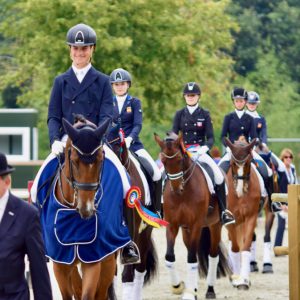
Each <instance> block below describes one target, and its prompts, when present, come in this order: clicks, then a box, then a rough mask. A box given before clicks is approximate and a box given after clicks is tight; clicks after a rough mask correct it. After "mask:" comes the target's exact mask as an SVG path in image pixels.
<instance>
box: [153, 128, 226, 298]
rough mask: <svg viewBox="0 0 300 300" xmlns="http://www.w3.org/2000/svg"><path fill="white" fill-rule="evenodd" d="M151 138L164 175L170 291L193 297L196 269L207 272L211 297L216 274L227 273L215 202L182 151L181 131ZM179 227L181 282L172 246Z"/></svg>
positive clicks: (184, 151)
mask: <svg viewBox="0 0 300 300" xmlns="http://www.w3.org/2000/svg"><path fill="white" fill-rule="evenodd" d="M154 139H155V141H156V143H157V144H158V145H159V147H160V150H161V152H160V155H161V161H162V163H163V165H164V168H165V172H166V175H167V181H166V184H165V187H164V191H163V211H164V217H165V219H166V221H168V222H169V225H168V226H167V230H166V238H167V251H166V254H165V260H166V267H167V268H168V269H169V273H170V278H171V285H172V291H173V293H174V294H183V295H182V299H196V298H197V289H198V286H197V285H198V283H197V280H198V272H199V274H200V276H203V275H207V283H208V288H207V291H206V295H205V296H206V298H207V299H214V298H215V297H216V293H215V290H214V285H215V281H216V277H217V273H218V275H219V276H226V275H228V274H229V268H228V265H227V261H226V258H225V255H224V251H225V249H224V248H223V247H222V246H221V245H222V244H221V229H222V224H221V222H220V217H219V208H218V204H217V201H216V200H213V201H212V202H211V194H210V190H209V188H208V184H207V181H206V178H205V175H204V173H203V170H202V169H201V168H200V167H199V166H198V164H197V162H196V161H194V160H192V159H191V157H190V156H189V154H188V153H187V152H186V150H185V148H184V146H183V141H182V135H181V134H180V135H179V136H177V135H176V134H175V133H168V135H167V137H166V138H165V139H164V140H162V139H161V138H160V137H159V136H158V135H157V134H154ZM180 228H181V229H182V236H183V241H184V244H185V246H186V248H187V266H188V271H187V281H186V283H185V284H184V283H183V282H182V281H181V280H180V278H179V275H178V273H177V271H176V269H175V252H174V246H175V240H176V237H177V234H178V231H179V229H180ZM208 255H209V257H208ZM197 261H199V264H200V268H199V266H198V262H197ZM208 261H209V263H208Z"/></svg>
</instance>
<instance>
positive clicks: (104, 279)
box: [95, 254, 117, 300]
mask: <svg viewBox="0 0 300 300" xmlns="http://www.w3.org/2000/svg"><path fill="white" fill-rule="evenodd" d="M116 267H117V260H116V256H115V254H112V255H109V256H108V257H107V258H105V259H104V260H102V261H101V272H100V280H99V283H98V287H97V293H96V297H95V300H107V299H108V290H109V288H110V287H111V286H112V284H113V280H114V276H115V271H116Z"/></svg>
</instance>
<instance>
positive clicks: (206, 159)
mask: <svg viewBox="0 0 300 300" xmlns="http://www.w3.org/2000/svg"><path fill="white" fill-rule="evenodd" d="M190 153H191V154H192V157H193V159H197V160H198V161H199V162H203V163H206V164H208V165H209V167H210V168H211V169H212V171H213V173H214V179H215V183H216V184H218V185H220V184H222V183H223V181H224V176H223V173H222V171H221V170H220V168H219V167H218V165H217V164H216V163H215V161H214V160H213V159H212V158H211V157H210V156H209V155H208V154H207V153H203V154H201V155H198V154H197V152H190Z"/></svg>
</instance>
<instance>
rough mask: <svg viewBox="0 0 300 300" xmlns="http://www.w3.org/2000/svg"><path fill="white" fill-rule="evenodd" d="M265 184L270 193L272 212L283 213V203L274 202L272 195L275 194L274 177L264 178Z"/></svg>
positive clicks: (269, 199)
mask: <svg viewBox="0 0 300 300" xmlns="http://www.w3.org/2000/svg"><path fill="white" fill-rule="evenodd" d="M264 184H265V187H266V190H267V193H268V204H269V208H270V211H271V212H274V213H275V212H279V211H281V203H280V202H272V194H273V192H274V182H273V176H269V177H268V178H264Z"/></svg>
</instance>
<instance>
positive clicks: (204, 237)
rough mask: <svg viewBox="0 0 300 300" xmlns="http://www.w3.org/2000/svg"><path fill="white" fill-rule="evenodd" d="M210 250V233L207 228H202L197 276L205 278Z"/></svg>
mask: <svg viewBox="0 0 300 300" xmlns="http://www.w3.org/2000/svg"><path fill="white" fill-rule="evenodd" d="M209 248H210V232H209V228H208V227H204V228H202V233H201V237H200V241H199V247H198V253H197V254H198V261H199V275H200V277H206V275H207V271H208V254H209Z"/></svg>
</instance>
